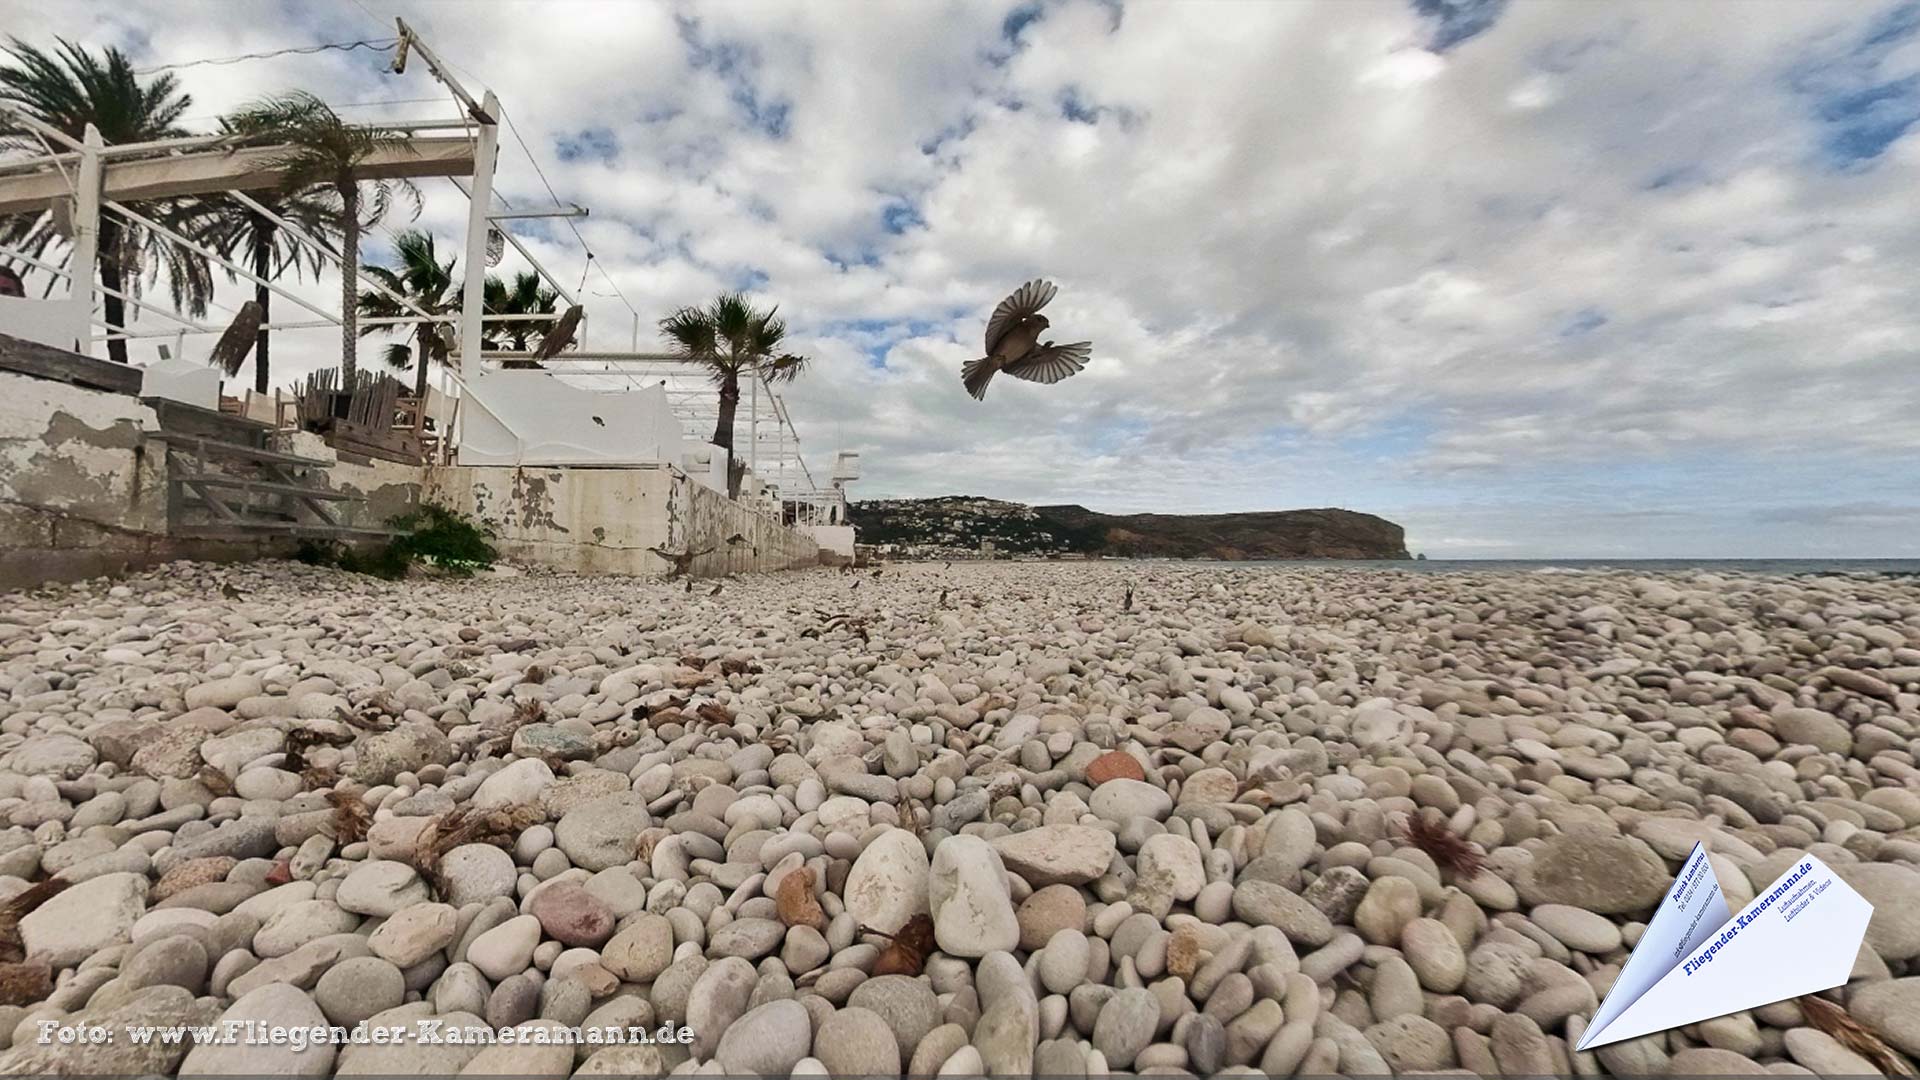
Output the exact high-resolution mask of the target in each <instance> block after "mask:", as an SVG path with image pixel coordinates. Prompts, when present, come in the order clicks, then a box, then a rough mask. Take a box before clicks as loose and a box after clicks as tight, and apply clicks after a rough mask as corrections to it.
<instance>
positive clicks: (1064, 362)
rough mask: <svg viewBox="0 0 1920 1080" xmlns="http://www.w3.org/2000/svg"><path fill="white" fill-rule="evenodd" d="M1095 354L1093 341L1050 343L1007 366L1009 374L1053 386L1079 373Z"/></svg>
mask: <svg viewBox="0 0 1920 1080" xmlns="http://www.w3.org/2000/svg"><path fill="white" fill-rule="evenodd" d="M1092 356H1093V342H1091V341H1076V342H1074V343H1073V344H1071V345H1049V346H1047V347H1046V348H1043V349H1035V350H1033V351H1032V352H1030V353H1028V354H1027V355H1025V356H1023V357H1021V358H1020V359H1019V360H1018V361H1017V362H1015V363H1012V364H1008V365H1007V366H1006V372H1007V374H1009V375H1011V376H1013V377H1014V378H1016V379H1025V380H1027V381H1028V382H1037V383H1045V384H1047V385H1049V386H1051V385H1052V384H1054V383H1057V382H1059V381H1060V380H1061V379H1064V378H1066V377H1067V376H1069V375H1073V374H1077V373H1078V372H1079V371H1080V369H1081V368H1083V367H1086V366H1087V360H1088V359H1089V358H1091V357H1092Z"/></svg>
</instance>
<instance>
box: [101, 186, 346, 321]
mask: <svg viewBox="0 0 1920 1080" xmlns="http://www.w3.org/2000/svg"><path fill="white" fill-rule="evenodd" d="M103 205H105V206H106V207H107V209H109V210H112V211H113V212H114V213H116V214H119V215H120V216H121V217H124V218H126V219H127V220H128V221H133V222H137V223H138V224H140V225H143V226H145V227H147V228H149V229H152V230H153V231H154V232H157V233H159V234H160V235H161V236H164V237H166V238H167V239H169V240H172V241H173V242H174V243H176V244H179V245H180V246H181V247H184V248H186V249H187V250H188V251H195V252H198V253H200V254H202V255H205V256H206V257H207V258H209V259H213V260H214V261H216V262H221V261H223V259H224V257H223V256H222V255H221V254H220V253H219V252H217V251H214V250H213V249H211V248H208V247H205V246H203V245H201V244H197V243H195V242H193V241H192V240H189V239H187V238H186V237H184V236H181V235H180V234H179V233H177V232H174V231H173V230H172V229H169V228H167V227H166V226H164V225H161V224H159V223H158V222H156V221H153V220H151V219H149V218H146V217H143V216H141V215H140V214H136V213H134V212H133V211H132V210H129V209H127V208H126V207H125V206H122V205H121V204H119V203H117V202H113V201H111V200H109V201H107V202H105V203H104V204H103ZM227 265H228V266H229V268H231V269H232V270H233V271H234V272H235V273H236V274H239V275H240V276H241V277H243V278H246V279H247V280H248V281H251V282H253V283H254V284H256V285H264V286H266V287H267V288H268V289H269V290H271V291H272V292H274V293H275V294H277V295H279V296H284V297H286V298H287V299H288V300H291V301H293V302H294V303H296V304H299V305H300V306H301V307H303V308H306V309H307V310H308V311H311V312H313V313H314V314H315V315H318V316H320V317H321V318H323V319H332V320H333V321H334V323H335V325H338V324H339V321H340V318H339V316H337V315H334V314H332V313H331V312H328V311H325V310H323V309H321V308H318V307H315V306H314V305H312V304H309V303H307V302H306V301H305V300H303V299H301V298H300V297H298V296H295V295H294V294H293V293H290V292H288V291H287V290H285V289H283V288H281V287H280V286H278V285H275V284H274V283H273V282H271V281H268V280H267V279H266V278H263V277H261V276H260V275H258V274H256V273H254V272H253V271H251V270H248V269H246V268H245V267H242V266H239V265H238V264H233V263H229V264H227Z"/></svg>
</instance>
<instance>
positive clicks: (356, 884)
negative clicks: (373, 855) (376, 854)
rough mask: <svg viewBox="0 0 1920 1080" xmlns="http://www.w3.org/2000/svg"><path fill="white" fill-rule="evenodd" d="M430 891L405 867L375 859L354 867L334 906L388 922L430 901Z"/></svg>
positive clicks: (343, 881)
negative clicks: (404, 911)
mask: <svg viewBox="0 0 1920 1080" xmlns="http://www.w3.org/2000/svg"><path fill="white" fill-rule="evenodd" d="M432 898H433V897H432V893H431V890H429V889H428V888H427V883H426V882H425V881H422V880H421V879H420V874H419V872H418V871H416V870H415V869H414V868H413V867H411V866H408V865H407V864H406V863H402V862H395V861H392V860H388V859H374V860H371V861H368V862H364V863H361V864H360V865H359V866H357V867H355V868H354V869H353V871H352V872H351V873H349V874H348V875H347V876H346V877H345V878H344V879H342V880H341V882H340V889H339V891H338V892H336V893H335V894H334V897H333V900H334V903H336V904H339V905H340V906H341V907H343V908H345V909H347V910H348V911H353V912H358V913H359V914H361V915H374V916H378V917H380V918H387V917H388V916H391V915H394V914H396V913H398V912H399V911H400V909H401V908H405V907H411V906H412V905H414V904H419V903H425V902H426V901H428V900H431V899H432Z"/></svg>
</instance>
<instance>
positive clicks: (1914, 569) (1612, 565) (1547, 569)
mask: <svg viewBox="0 0 1920 1080" xmlns="http://www.w3.org/2000/svg"><path fill="white" fill-rule="evenodd" d="M1139 561H1149V562H1154V561H1162V560H1139ZM1165 561H1190V562H1206V563H1213V564H1215V565H1219V566H1245V567H1270V566H1271V567H1292V568H1301V567H1327V568H1330V569H1364V570H1406V571H1412V572H1415V573H1426V574H1444V573H1473V572H1480V573H1485V572H1488V571H1517V572H1532V573H1602V572H1607V571H1640V572H1646V573H1677V572H1684V571H1689V570H1707V571H1719V572H1725V573H1741V574H1769V575H1779V574H1897V575H1906V574H1920V559H1245V560H1220V559H1193V560H1165Z"/></svg>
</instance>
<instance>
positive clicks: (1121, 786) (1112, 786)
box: [1087, 779, 1173, 1064]
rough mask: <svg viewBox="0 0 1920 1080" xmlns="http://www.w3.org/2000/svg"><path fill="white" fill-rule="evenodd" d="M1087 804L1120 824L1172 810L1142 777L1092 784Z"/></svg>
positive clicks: (1161, 815) (1169, 800)
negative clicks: (1094, 786) (1095, 785)
mask: <svg viewBox="0 0 1920 1080" xmlns="http://www.w3.org/2000/svg"><path fill="white" fill-rule="evenodd" d="M1087 806H1088V807H1089V808H1090V809H1091V810H1092V811H1093V813H1094V815H1095V816H1097V817H1099V818H1100V819H1101V820H1102V821H1111V822H1113V823H1114V824H1116V825H1124V824H1126V823H1127V822H1129V821H1132V820H1133V819H1134V818H1150V819H1153V820H1156V821H1158V820H1163V819H1165V818H1166V816H1167V815H1168V814H1170V813H1172V812H1173V796H1171V795H1169V794H1167V793H1166V791H1165V790H1164V789H1162V788H1157V787H1155V786H1153V785H1152V784H1149V783H1147V782H1145V781H1143V780H1127V779H1117V780H1109V781H1107V782H1106V783H1104V784H1101V785H1100V786H1099V787H1097V788H1095V789H1094V791H1093V797H1092V798H1091V799H1089V800H1088V801H1087ZM1115 1064H1117V1063H1115Z"/></svg>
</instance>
